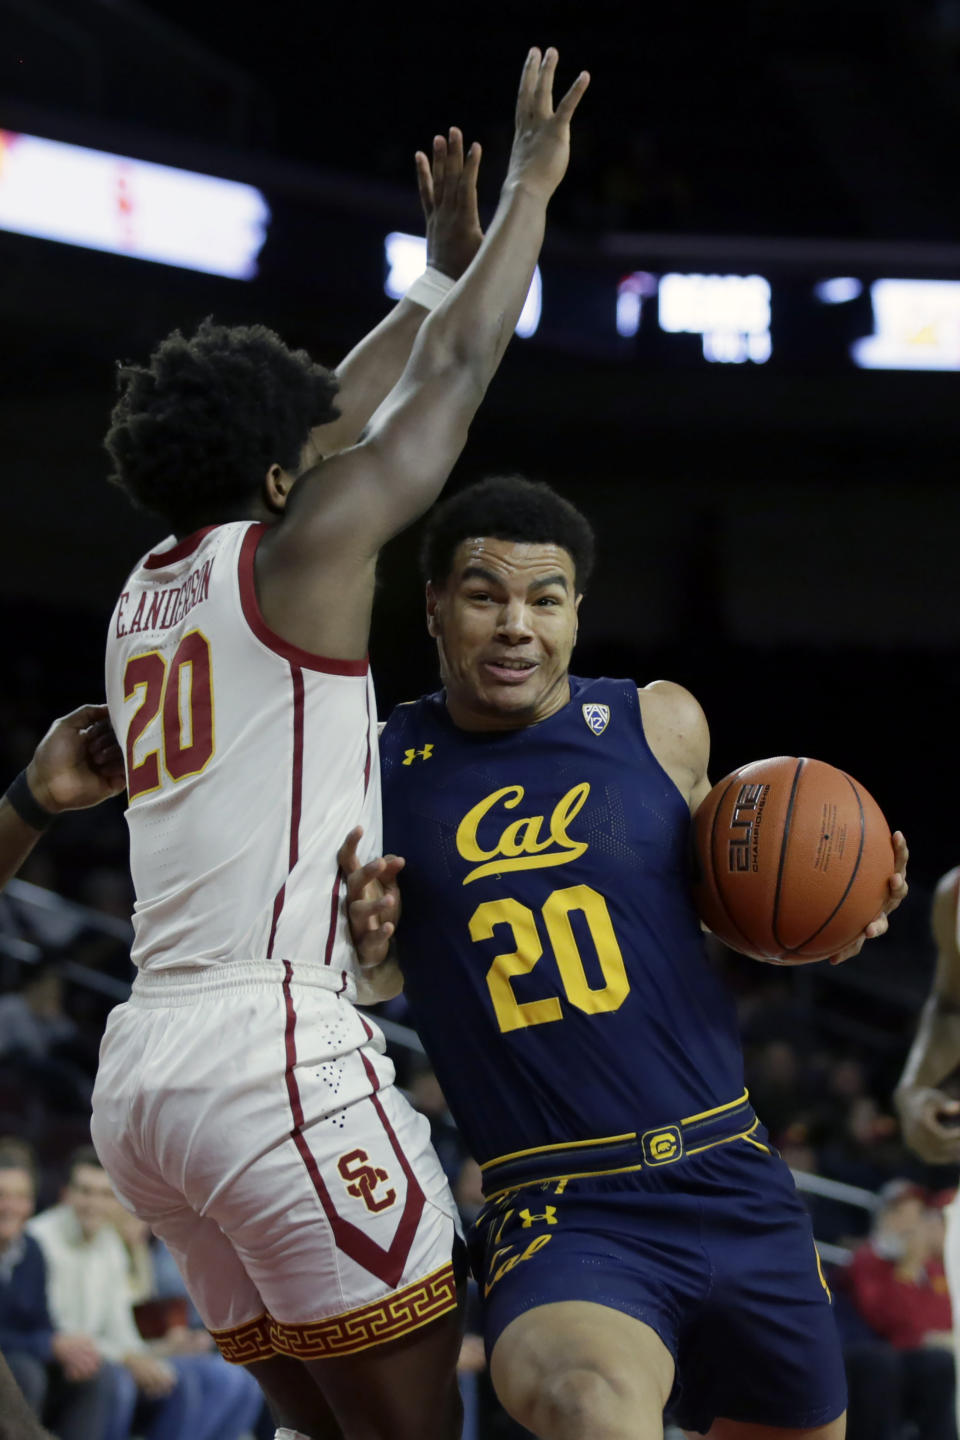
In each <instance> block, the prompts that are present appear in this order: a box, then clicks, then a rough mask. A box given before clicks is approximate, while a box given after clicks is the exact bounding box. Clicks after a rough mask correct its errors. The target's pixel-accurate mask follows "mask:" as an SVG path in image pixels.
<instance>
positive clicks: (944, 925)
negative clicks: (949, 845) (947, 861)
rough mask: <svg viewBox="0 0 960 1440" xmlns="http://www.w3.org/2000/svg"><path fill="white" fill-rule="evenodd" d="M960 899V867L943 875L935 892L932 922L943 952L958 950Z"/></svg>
mask: <svg viewBox="0 0 960 1440" xmlns="http://www.w3.org/2000/svg"><path fill="white" fill-rule="evenodd" d="M958 898H960V865H955V866H954V868H953V869H952V870H948V871H947V873H946V874H945V875H941V876H940V879H939V880H938V881H937V886H936V889H935V890H934V892H933V904H932V906H931V907H930V920H931V924H932V927H933V935H934V939H935V940H936V942H937V945H938V947H939V949H941V950H951V949H952V950H957V949H958V946H957V902H958Z"/></svg>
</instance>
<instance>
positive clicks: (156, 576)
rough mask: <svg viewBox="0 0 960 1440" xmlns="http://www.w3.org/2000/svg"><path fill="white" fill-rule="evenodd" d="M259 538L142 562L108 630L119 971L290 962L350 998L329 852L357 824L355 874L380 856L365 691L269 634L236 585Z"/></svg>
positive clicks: (197, 542)
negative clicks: (117, 806)
mask: <svg viewBox="0 0 960 1440" xmlns="http://www.w3.org/2000/svg"><path fill="white" fill-rule="evenodd" d="M265 529H266V527H265V526H262V525H258V524H253V523H249V522H245V521H241V522H237V523H231V524H227V525H217V526H213V527H210V528H208V529H206V530H200V531H198V532H197V533H196V534H194V535H190V536H188V537H187V538H186V539H185V540H182V541H180V543H179V544H171V545H170V546H169V547H168V548H166V549H163V550H161V551H160V552H157V553H154V554H151V555H147V556H146V557H145V558H144V559H143V560H142V561H141V562H140V564H139V565H138V566H137V568H136V569H135V570H134V572H133V574H132V575H131V576H130V578H129V580H128V581H127V584H126V588H125V589H124V591H123V593H122V595H121V596H120V599H119V601H118V602H117V606H116V608H115V610H114V613H113V617H112V620H111V623H110V632H109V636H108V640H107V702H108V704H109V707H110V718H111V720H112V722H113V727H114V730H115V731H116V734H117V737H118V739H119V742H120V746H121V748H122V749H123V750H124V752H125V757H126V773H127V791H128V795H129V808H128V810H127V823H128V825H129V827H130V863H131V869H132V872H133V881H134V885H135V888H136V897H137V898H136V906H135V910H134V928H135V933H136V938H135V942H134V946H133V961H134V964H136V965H137V966H138V967H139V968H140V969H141V970H143V971H147V970H151V971H158V970H164V969H172V968H174V967H185V966H190V967H195V966H213V965H220V964H222V963H223V962H228V961H231V960H236V959H241V960H243V959H273V958H276V959H284V960H289V961H291V962H296V961H299V962H307V963H309V964H311V966H316V967H319V968H320V970H322V971H323V972H324V973H325V974H326V975H328V976H329V985H330V988H331V989H339V990H343V991H345V993H346V994H347V996H348V997H349V998H353V997H354V996H355V979H356V968H355V967H356V957H355V954H354V951H353V947H352V945H351V943H350V940H349V937H348V931H347V923H346V915H345V907H344V904H343V890H344V887H343V884H342V879H341V876H340V873H339V870H338V866H337V850H338V848H339V846H340V844H341V842H342V840H343V838H344V836H345V835H346V834H347V832H348V831H349V830H350V829H352V828H353V826H354V825H358V824H359V825H362V826H363V829H364V838H363V853H364V857H365V858H366V857H367V856H371V855H376V854H379V853H380V845H381V839H380V834H381V828H380V772H379V756H378V750H377V716H376V702H375V699H374V693H373V685H372V682H371V678H370V674H369V669H368V665H367V663H366V661H343V660H325V659H322V658H320V657H318V656H316V655H311V654H309V653H308V652H306V651H303V650H300V649H298V648H297V647H296V646H294V645H290V644H288V643H287V642H285V641H284V640H282V639H281V638H280V637H279V636H278V635H275V634H274V633H273V632H272V631H271V630H270V629H269V627H268V626H267V624H266V623H265V621H264V619H263V617H262V615H261V613H260V609H259V606H258V604H257V598H256V591H255V588H254V579H253V561H254V554H255V552H256V548H257V544H258V543H259V541H260V539H261V537H262V535H263V534H264V532H265ZM315 983H316V982H315ZM321 983H324V982H321Z"/></svg>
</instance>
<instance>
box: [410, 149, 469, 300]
mask: <svg viewBox="0 0 960 1440" xmlns="http://www.w3.org/2000/svg"><path fill="white" fill-rule="evenodd" d="M416 162H417V185H418V187H419V190H420V203H421V204H422V206H423V213H424V217H425V219H426V223H427V264H428V265H430V266H432V267H433V269H434V270H441V271H442V272H443V274H444V275H449V276H450V278H451V280H459V279H460V276H461V275H462V274H463V272H464V270H466V268H467V266H468V265H469V264H470V261H471V260H472V259H473V257H474V255H476V253H477V251H478V250H479V249H480V242H481V241H482V240H483V231H482V230H481V229H480V215H479V212H478V210H477V171H478V170H479V169H480V146H479V145H478V144H476V142H474V144H473V145H471V146H470V149H469V150H468V151H467V155H466V159H464V154H463V135H462V133H461V132H460V131H459V130H458V129H457V127H456V126H455V125H454V126H452V127H451V129H450V134H449V136H448V137H447V139H444V137H443V136H442V135H435V136H434V139H433V161H432V164H431V161H430V160H428V159H427V157H426V155H425V154H424V153H423V151H422V150H418V151H417V155H416Z"/></svg>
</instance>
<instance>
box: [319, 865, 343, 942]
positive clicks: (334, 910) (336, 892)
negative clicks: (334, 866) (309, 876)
mask: <svg viewBox="0 0 960 1440" xmlns="http://www.w3.org/2000/svg"><path fill="white" fill-rule="evenodd" d="M342 878H343V877H342V876H341V874H340V871H339V870H338V871H337V874H336V879H335V880H334V882H333V894H332V895H331V897H330V928H329V929H328V930H327V948H326V949H325V950H324V952H323V963H324V965H329V964H330V957H331V956H332V955H333V942H334V940H335V939H336V938H337V916H338V914H339V912H340V882H341V880H342Z"/></svg>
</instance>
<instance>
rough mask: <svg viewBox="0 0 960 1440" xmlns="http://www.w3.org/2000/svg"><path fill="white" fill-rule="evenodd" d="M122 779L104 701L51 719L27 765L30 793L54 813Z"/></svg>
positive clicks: (103, 796) (78, 806) (104, 796)
mask: <svg viewBox="0 0 960 1440" xmlns="http://www.w3.org/2000/svg"><path fill="white" fill-rule="evenodd" d="M125 783H126V781H125V776H124V770H123V756H122V754H121V753H120V747H119V745H118V744H117V738H116V736H115V735H114V733H113V730H112V729H111V728H110V719H109V716H108V714H107V707H106V705H81V706H80V707H79V708H78V709H76V710H73V711H71V713H70V714H69V715H64V716H63V717H62V718H61V719H60V720H55V721H54V723H53V724H52V725H51V726H50V729H49V730H48V731H47V733H46V735H44V737H43V739H42V740H41V741H40V744H39V745H38V746H37V748H36V751H35V752H34V756H33V759H32V760H31V761H30V764H29V765H28V766H27V784H28V785H29V786H30V790H31V793H32V794H33V798H34V799H35V800H36V802H37V804H38V805H42V806H43V808H44V810H49V811H50V813H51V814H53V815H56V814H59V812H60V811H61V810H86V809H88V808H89V806H91V805H99V804H100V802H101V800H108V799H109V798H110V796H111V795H117V794H119V792H120V791H121V790H122V789H123V787H124V784H125Z"/></svg>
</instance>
